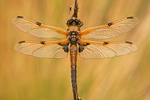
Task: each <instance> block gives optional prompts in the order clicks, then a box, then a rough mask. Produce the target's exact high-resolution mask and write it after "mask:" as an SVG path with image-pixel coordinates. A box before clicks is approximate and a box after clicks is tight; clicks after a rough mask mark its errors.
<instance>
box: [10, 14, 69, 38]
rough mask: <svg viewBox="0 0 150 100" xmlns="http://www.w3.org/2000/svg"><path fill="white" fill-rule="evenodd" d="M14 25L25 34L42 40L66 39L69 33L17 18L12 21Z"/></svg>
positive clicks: (20, 17) (23, 18)
mask: <svg viewBox="0 0 150 100" xmlns="http://www.w3.org/2000/svg"><path fill="white" fill-rule="evenodd" d="M11 22H12V24H13V25H15V26H16V27H17V28H18V29H20V30H21V31H23V32H26V33H28V34H30V35H33V36H36V37H41V38H66V37H67V32H66V31H65V30H63V29H61V28H57V27H53V26H49V25H44V24H42V23H40V22H36V21H34V20H31V19H28V18H25V17H22V16H17V17H15V18H13V19H12V20H11Z"/></svg>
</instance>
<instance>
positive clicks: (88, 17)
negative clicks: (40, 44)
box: [0, 0, 150, 100]
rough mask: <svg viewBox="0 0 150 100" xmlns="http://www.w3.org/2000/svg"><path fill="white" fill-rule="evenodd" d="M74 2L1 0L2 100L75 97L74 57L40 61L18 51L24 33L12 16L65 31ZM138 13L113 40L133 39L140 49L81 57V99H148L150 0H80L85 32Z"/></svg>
mask: <svg viewBox="0 0 150 100" xmlns="http://www.w3.org/2000/svg"><path fill="white" fill-rule="evenodd" d="M73 5H74V0H0V100H73V96H72V87H71V79H70V76H71V75H70V60H69V57H67V58H65V59H41V58H35V57H32V56H26V55H23V54H20V53H18V52H15V51H14V50H13V46H14V45H15V43H17V42H18V41H21V40H40V41H41V40H46V41H48V39H39V38H36V37H33V36H30V35H28V34H26V33H23V32H21V31H20V30H18V29H17V28H15V27H14V26H13V25H12V24H11V19H12V18H13V17H15V16H17V15H22V16H25V17H28V18H30V19H34V20H36V21H39V22H42V23H45V24H49V25H53V26H57V27H62V28H64V29H67V26H66V21H67V19H69V18H70V17H71V15H69V7H70V6H73ZM127 16H135V17H137V18H139V20H140V24H139V25H138V26H137V27H136V28H134V29H133V30H131V31H130V32H127V33H126V34H123V35H121V36H119V37H116V38H112V39H109V40H110V41H126V40H127V41H132V42H133V43H134V44H136V45H137V47H138V51H137V52H135V53H132V54H129V55H125V56H120V57H115V58H110V59H81V58H80V57H78V78H77V79H78V91H79V96H80V97H81V98H82V100H150V0H79V18H80V19H81V20H82V21H83V22H84V26H83V27H82V30H83V29H85V28H88V27H91V26H97V25H103V24H106V23H108V22H111V21H114V20H117V19H120V18H124V17H127Z"/></svg>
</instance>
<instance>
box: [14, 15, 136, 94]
mask: <svg viewBox="0 0 150 100" xmlns="http://www.w3.org/2000/svg"><path fill="white" fill-rule="evenodd" d="M12 24H13V25H15V26H16V27H17V28H19V29H20V30H21V31H23V32H26V33H28V34H30V35H33V36H35V37H40V38H49V39H61V40H59V41H49V42H46V41H39V42H37V41H20V42H18V43H17V44H16V45H15V47H14V49H15V50H16V51H18V52H20V53H23V54H26V55H31V56H35V57H40V58H65V57H67V55H68V52H70V60H71V68H72V85H73V91H75V89H76V65H77V64H76V62H77V54H79V56H80V57H81V58H110V57H115V56H121V55H126V54H129V53H132V52H135V51H136V50H137V47H136V46H135V45H134V44H133V43H132V42H128V41H125V42H109V41H105V42H98V41H97V40H101V39H107V38H112V37H116V36H118V35H120V34H122V33H125V32H128V31H129V30H131V29H133V28H134V27H135V26H136V25H137V24H138V19H137V18H135V17H127V18H123V19H120V20H117V21H114V22H110V23H108V24H106V25H102V26H97V27H92V28H87V29H85V30H83V31H81V30H80V27H81V26H82V25H83V23H82V22H81V21H80V19H78V18H76V17H72V18H70V19H69V20H68V21H67V23H66V24H67V26H68V29H67V31H65V30H63V29H61V28H57V27H53V26H49V25H44V24H42V23H40V22H37V21H34V20H31V19H28V18H26V17H23V16H17V17H15V18H13V19H12ZM90 40H92V41H90Z"/></svg>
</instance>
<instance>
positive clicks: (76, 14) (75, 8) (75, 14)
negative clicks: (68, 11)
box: [72, 0, 79, 18]
mask: <svg viewBox="0 0 150 100" xmlns="http://www.w3.org/2000/svg"><path fill="white" fill-rule="evenodd" d="M78 9H79V8H78V0H75V5H74V13H73V15H72V17H76V18H77V17H78Z"/></svg>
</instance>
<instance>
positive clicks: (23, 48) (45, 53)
mask: <svg viewBox="0 0 150 100" xmlns="http://www.w3.org/2000/svg"><path fill="white" fill-rule="evenodd" d="M14 50H15V51H18V52H20V53H23V54H26V55H31V56H35V57H39V58H65V57H67V54H68V44H67V42H66V44H63V45H61V42H45V41H41V42H30V41H20V42H19V43H17V44H16V45H15V47H14Z"/></svg>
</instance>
